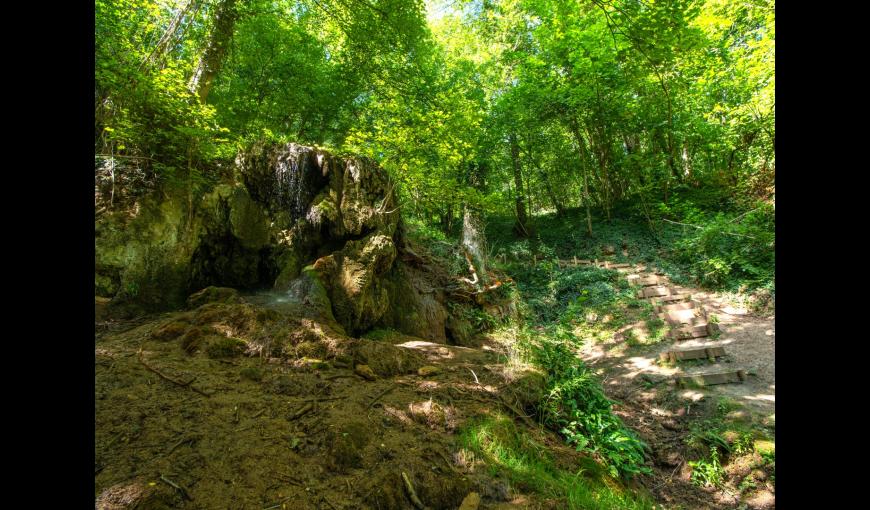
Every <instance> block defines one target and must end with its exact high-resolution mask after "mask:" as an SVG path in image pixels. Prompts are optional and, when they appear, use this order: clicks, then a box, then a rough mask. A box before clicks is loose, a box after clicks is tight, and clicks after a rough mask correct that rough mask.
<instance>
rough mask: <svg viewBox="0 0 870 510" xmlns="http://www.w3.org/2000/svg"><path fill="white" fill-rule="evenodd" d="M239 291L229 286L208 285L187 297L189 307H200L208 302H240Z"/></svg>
mask: <svg viewBox="0 0 870 510" xmlns="http://www.w3.org/2000/svg"><path fill="white" fill-rule="evenodd" d="M240 301H241V299H240V298H239V291H237V290H236V289H231V288H229V287H206V288H204V289H202V290H201V291H199V292H196V293H194V294H191V296H190V297H189V298H187V307H188V308H199V307H200V306H202V305H204V304H207V303H238V302H240Z"/></svg>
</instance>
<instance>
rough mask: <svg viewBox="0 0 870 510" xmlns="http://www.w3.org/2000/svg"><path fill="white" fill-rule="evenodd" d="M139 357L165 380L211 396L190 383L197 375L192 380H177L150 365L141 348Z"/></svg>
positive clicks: (145, 365) (205, 395)
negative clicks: (146, 361) (143, 356)
mask: <svg viewBox="0 0 870 510" xmlns="http://www.w3.org/2000/svg"><path fill="white" fill-rule="evenodd" d="M138 358H139V363H141V364H142V366H144V367H145V368H147V369H148V370H149V371H151V372H154V373H155V374H157V375H159V376H160V378H161V379H164V380H166V381H169V382H171V383H172V384H175V385H178V386H181V387H182V388H190V389H192V390H193V391H195V392H197V393H199V394H200V395H202V396H204V397H210V396H211V395H209V394H208V393H206V392H204V391H202V390H200V389H198V388H196V387H195V386H191V384H190V383H192V382H193V381H195V380H196V377H194V378H193V379H191V380H189V381H187V382H181V381H176V380H175V379H173V378H171V377H169V376H168V375H165V374H164V373H163V372H161V371H159V370H157V369H156V368H154V367H152V366H151V365H149V364H148V363H145V360H144V359H143V358H142V349H139V354H138Z"/></svg>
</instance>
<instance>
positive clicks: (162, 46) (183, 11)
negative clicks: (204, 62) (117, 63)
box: [142, 0, 202, 67]
mask: <svg viewBox="0 0 870 510" xmlns="http://www.w3.org/2000/svg"><path fill="white" fill-rule="evenodd" d="M201 6H202V2H201V1H200V0H188V2H187V3H186V4H185V5H184V7H182V8H180V9H179V10H178V13H177V14H176V15H175V17H174V18H172V21H170V22H169V26H168V27H166V31H165V32H163V35H162V36H161V37H160V40H159V41H157V44H156V45H155V46H154V49H153V50H151V53H149V54H148V56H147V57H145V60H143V61H142V66H143V67H147V66H148V65H150V64H151V63H153V62H157V63H158V64H161V63H162V61H163V58H164V57H165V56H166V54H167V53H169V50H170V48H171V47H172V43H173V41H174V40H175V39H176V35H175V34H176V33H177V32H178V30H179V28H180V27H181V22H182V21H184V18H185V17H188V13H190V12H191V9H192V10H193V14H192V15H191V16H190V18H195V17H196V15H197V13H198V12H199V8H200V7H201ZM188 24H190V21H188ZM182 37H183V35H182ZM158 67H162V64H161V65H159V66H158Z"/></svg>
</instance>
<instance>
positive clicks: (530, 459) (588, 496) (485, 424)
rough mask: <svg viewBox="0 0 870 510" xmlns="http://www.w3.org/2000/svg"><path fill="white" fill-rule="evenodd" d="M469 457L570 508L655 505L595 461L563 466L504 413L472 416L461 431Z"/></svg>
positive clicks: (645, 506)
mask: <svg viewBox="0 0 870 510" xmlns="http://www.w3.org/2000/svg"><path fill="white" fill-rule="evenodd" d="M459 441H460V445H461V446H462V448H463V451H462V453H463V455H464V456H465V458H466V461H467V462H469V463H471V464H474V463H476V462H477V461H482V462H483V463H485V464H486V466H488V467H489V469H490V473H491V474H492V475H494V476H499V477H504V478H505V479H507V481H509V482H510V484H511V485H513V486H515V487H517V488H519V489H521V490H526V491H534V492H536V493H538V494H540V495H541V496H543V497H545V498H553V499H557V500H559V501H560V502H561V503H562V505H563V506H560V508H569V509H652V508H655V506H654V504H653V503H652V502H651V501H650V500H649V499H647V498H645V497H643V496H638V495H636V494H633V493H632V492H631V491H627V490H625V489H624V488H623V487H622V486H621V485H620V484H619V483H617V482H616V481H615V480H612V479H608V478H607V475H606V474H604V473H601V472H600V468H599V467H598V466H596V465H595V464H594V463H587V464H585V465H580V466H577V468H576V469H565V468H564V467H560V466H559V465H558V463H557V462H556V460H555V459H554V458H553V455H552V454H551V453H550V451H549V450H548V449H547V447H546V446H544V445H542V444H540V443H538V442H537V441H535V440H534V438H532V437H531V436H530V434H529V433H528V432H526V431H524V430H522V429H519V428H517V427H516V425H515V424H514V421H513V420H512V419H511V418H510V417H507V416H505V415H502V414H495V415H493V416H487V417H483V418H479V419H476V420H471V421H470V422H469V423H468V424H467V425H466V426H465V427H463V429H462V430H461V431H460V436H459Z"/></svg>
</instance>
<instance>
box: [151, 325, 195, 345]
mask: <svg viewBox="0 0 870 510" xmlns="http://www.w3.org/2000/svg"><path fill="white" fill-rule="evenodd" d="M189 327H190V324H188V323H186V322H181V321H172V322H167V323H166V324H164V325H162V326H158V327H156V328H154V330H153V331H152V332H151V338H153V339H154V340H160V341H163V342H167V341H169V340H175V339H176V338H178V337H180V336H181V335H183V334H184V333H185V332H186V331H187V328H189Z"/></svg>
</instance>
